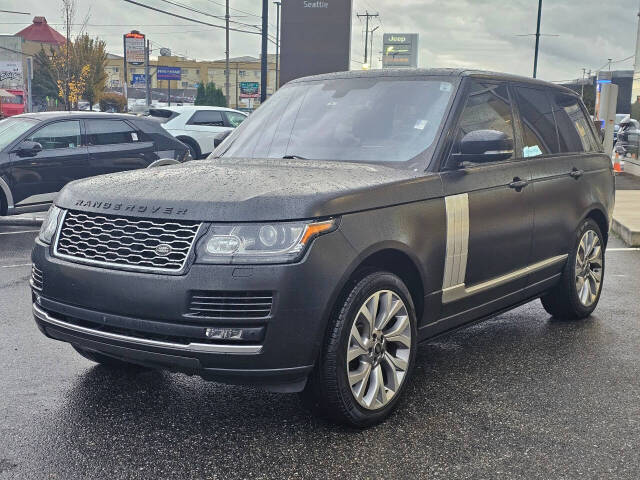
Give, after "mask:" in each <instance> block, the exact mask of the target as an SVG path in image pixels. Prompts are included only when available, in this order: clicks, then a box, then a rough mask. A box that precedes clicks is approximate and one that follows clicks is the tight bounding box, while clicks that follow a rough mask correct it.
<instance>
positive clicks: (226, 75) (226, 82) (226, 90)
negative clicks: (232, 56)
mask: <svg viewBox="0 0 640 480" xmlns="http://www.w3.org/2000/svg"><path fill="white" fill-rule="evenodd" d="M224 19H225V23H226V28H225V36H226V42H227V43H226V52H225V68H226V70H225V73H224V94H225V97H227V107H228V106H230V105H231V102H230V100H231V99H230V98H229V0H227V10H226V13H225V15H224Z"/></svg>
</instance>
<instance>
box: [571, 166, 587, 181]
mask: <svg viewBox="0 0 640 480" xmlns="http://www.w3.org/2000/svg"><path fill="white" fill-rule="evenodd" d="M583 174H584V170H578V169H577V168H574V169H573V170H571V171H570V172H569V175H571V177H573V178H575V179H578V178H580V177H581V176H582V175H583Z"/></svg>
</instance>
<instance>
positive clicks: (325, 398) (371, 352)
mask: <svg viewBox="0 0 640 480" xmlns="http://www.w3.org/2000/svg"><path fill="white" fill-rule="evenodd" d="M351 287H352V288H350V290H348V291H347V292H345V295H344V296H343V298H344V300H343V301H342V302H341V304H340V305H338V308H337V309H336V310H335V312H336V313H335V314H334V317H333V318H331V319H330V321H329V325H328V328H327V332H326V338H325V340H324V345H323V347H322V350H321V353H320V356H319V359H318V362H317V364H316V367H315V369H314V370H313V372H312V373H311V374H310V377H309V380H308V381H307V385H306V387H305V389H304V391H303V392H301V394H300V397H301V400H302V402H303V404H304V405H305V406H306V407H307V408H309V409H310V410H311V411H313V412H314V413H317V414H320V415H322V416H326V417H329V418H330V419H331V420H334V421H336V422H338V423H343V424H346V425H350V426H353V427H359V428H363V427H368V426H371V425H374V424H376V423H379V422H381V421H382V420H384V419H385V418H386V417H387V416H388V415H389V414H390V413H391V412H392V411H393V409H394V408H395V406H396V405H397V403H398V401H399V399H400V398H401V396H402V393H403V392H404V390H405V388H406V386H407V383H408V381H409V378H410V374H411V371H412V369H413V366H414V362H415V352H416V343H417V328H416V314H415V309H414V305H413V301H412V300H411V295H410V293H409V290H408V289H407V287H406V286H405V284H404V283H403V282H402V280H400V278H398V277H397V276H396V275H394V274H392V273H389V272H382V271H377V272H374V273H370V274H366V276H364V277H363V278H362V279H361V280H359V281H358V282H357V283H356V284H355V285H354V284H351ZM376 295H377V296H378V297H377V298H378V306H379V309H376V307H375V298H376ZM397 300H400V301H401V302H400V303H401V304H402V305H401V306H400V307H399V308H398V309H397V312H396V313H394V314H393V315H392V316H391V317H389V315H386V316H385V317H384V318H383V317H378V321H377V322H375V325H374V326H373V328H371V323H370V322H369V321H368V320H367V318H366V316H365V315H364V314H363V313H362V312H363V311H364V310H366V311H369V312H371V311H377V312H378V314H381V313H382V312H383V311H386V312H387V313H392V312H393V310H394V309H393V308H391V309H390V308H389V307H390V306H391V307H396V306H398V304H397V303H396V302H397ZM382 308H384V309H385V310H382ZM363 309H364V310H363ZM405 314H406V315H405ZM376 316H377V315H374V317H376ZM385 318H389V319H388V320H387V322H388V323H387V322H382V320H384V319H385ZM383 323H386V326H383ZM379 327H383V328H379ZM352 328H355V333H356V334H357V336H358V337H357V338H358V340H356V337H355V336H353V335H354V332H353V330H352ZM409 335H410V338H407V337H408V336H409ZM347 349H349V350H350V355H351V356H352V359H351V361H350V362H348V361H347V359H348V355H347ZM388 357H391V358H393V359H394V360H393V362H391V361H390V360H389V358H388ZM396 362H397V365H396ZM391 372H395V373H396V375H393V376H392V375H390V373H391ZM349 378H351V379H352V380H356V379H359V378H361V380H360V381H355V382H351V381H350V380H349ZM392 379H395V382H394V381H393V380H392ZM352 383H353V387H352ZM379 385H382V388H379ZM387 386H390V387H391V388H387Z"/></svg>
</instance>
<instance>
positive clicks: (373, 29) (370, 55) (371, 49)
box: [369, 25, 380, 68]
mask: <svg viewBox="0 0 640 480" xmlns="http://www.w3.org/2000/svg"><path fill="white" fill-rule="evenodd" d="M379 28H380V25H378V26H377V27H376V28H372V29H371V48H370V49H369V57H370V58H371V60H370V61H369V68H372V67H373V32H375V31H376V30H378V29H379Z"/></svg>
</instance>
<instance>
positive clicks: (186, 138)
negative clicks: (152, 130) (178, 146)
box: [176, 135, 202, 160]
mask: <svg viewBox="0 0 640 480" xmlns="http://www.w3.org/2000/svg"><path fill="white" fill-rule="evenodd" d="M176 139H177V140H179V141H181V142H182V143H184V144H186V145H191V146H192V147H193V148H194V149H195V151H196V153H197V154H198V158H200V157H201V156H202V149H201V148H200V144H199V143H198V142H197V140H196V139H195V138H193V137H190V136H188V135H178V136H177V137H176ZM194 160H197V158H194Z"/></svg>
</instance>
